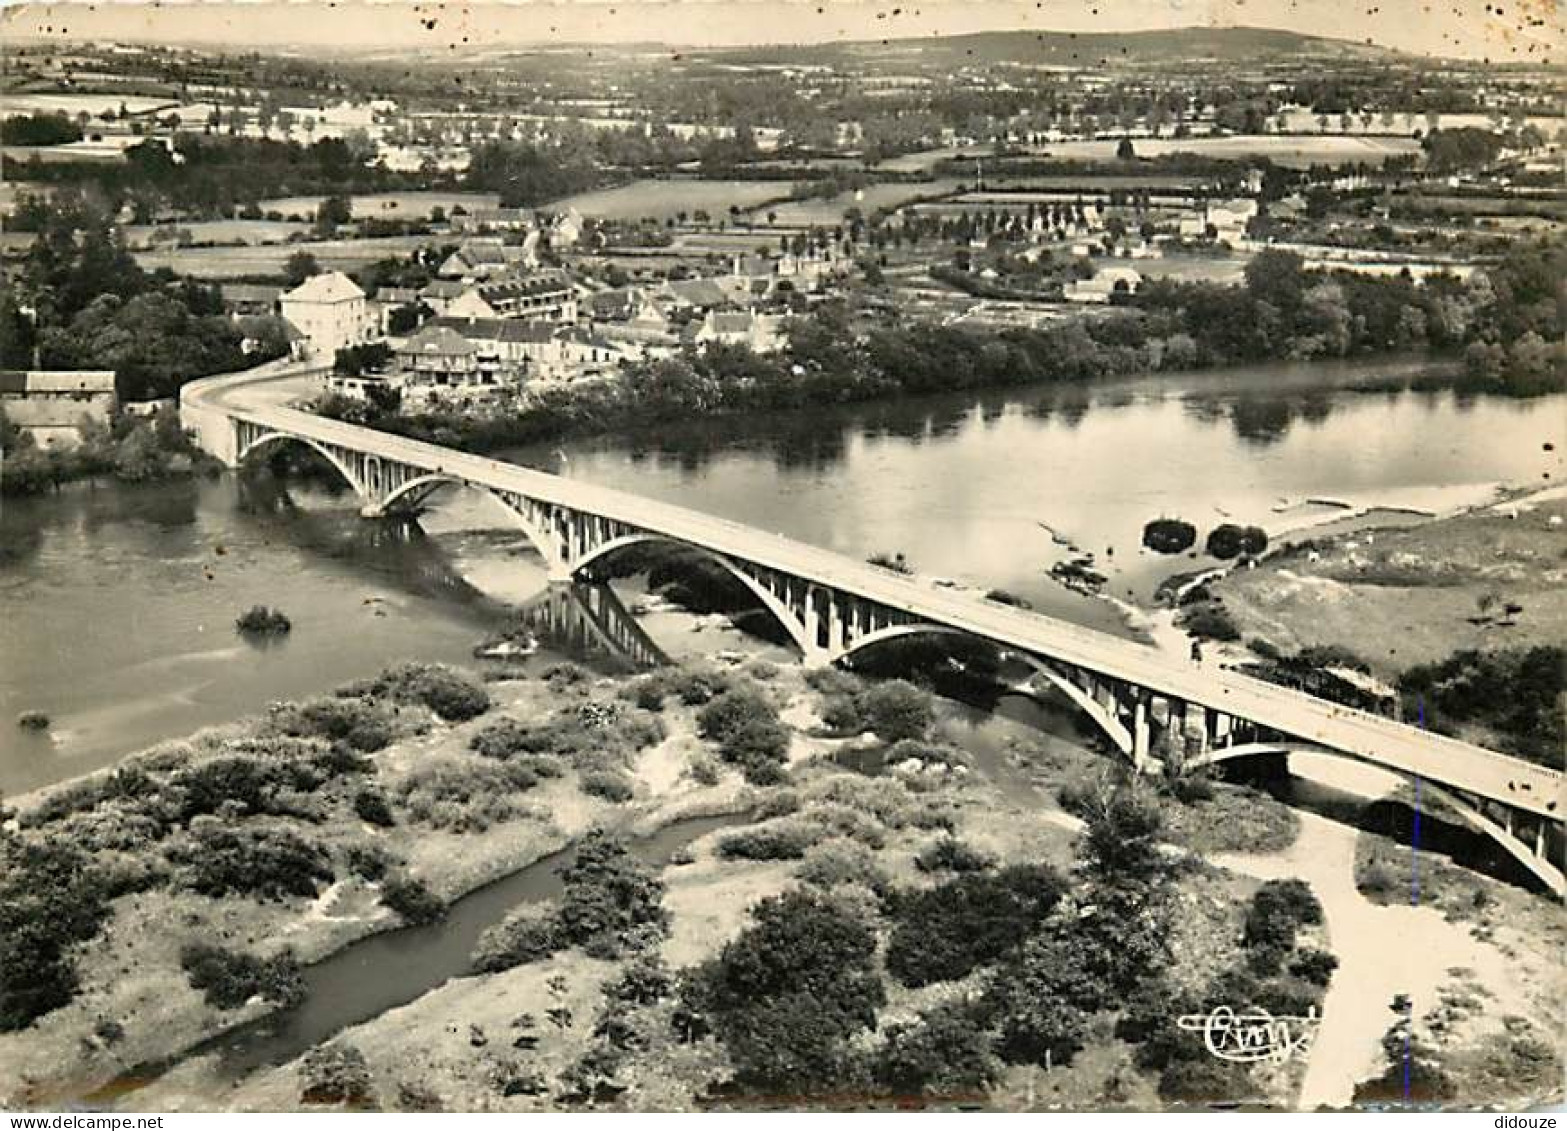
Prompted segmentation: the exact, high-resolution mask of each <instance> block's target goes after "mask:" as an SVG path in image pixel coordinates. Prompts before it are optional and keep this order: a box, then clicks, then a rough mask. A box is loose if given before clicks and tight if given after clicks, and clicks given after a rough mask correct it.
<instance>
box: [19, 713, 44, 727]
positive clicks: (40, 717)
mask: <svg viewBox="0 0 1567 1131" xmlns="http://www.w3.org/2000/svg"><path fill="white" fill-rule="evenodd" d="M16 725H17V726H19V727H21V728H22V729H23V730H48V729H49V716H48V715H46V714H44V713H43V712H42V711H23V712H22V713H21V714H20V715H18V716H16Z"/></svg>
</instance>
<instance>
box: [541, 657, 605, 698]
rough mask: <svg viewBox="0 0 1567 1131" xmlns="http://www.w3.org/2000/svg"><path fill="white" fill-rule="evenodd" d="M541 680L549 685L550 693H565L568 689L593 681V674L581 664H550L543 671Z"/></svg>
mask: <svg viewBox="0 0 1567 1131" xmlns="http://www.w3.org/2000/svg"><path fill="white" fill-rule="evenodd" d="M542 678H543V680H544V682H545V683H547V684H549V685H550V689H551V690H552V691H565V690H566V689H567V688H570V687H580V686H582V685H583V684H585V683H591V682H592V681H593V673H592V672H590V671H588V670H587V669H586V668H584V667H583V666H582V665H581V664H573V663H570V662H567V663H563V664H551V665H550V666H549V667H547V668H545V669H544V672H543V675H542Z"/></svg>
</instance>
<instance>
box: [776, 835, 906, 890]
mask: <svg viewBox="0 0 1567 1131" xmlns="http://www.w3.org/2000/svg"><path fill="white" fill-rule="evenodd" d="M794 874H795V875H796V876H798V877H799V878H800V879H801V880H802V881H803V882H805V883H807V884H810V885H811V886H812V887H818V888H822V889H824V890H831V889H833V888H835V887H839V886H841V885H844V884H858V885H860V886H861V887H865V888H869V889H870V890H871V891H873V892H875V893H876V894H878V895H881V894H884V893H885V892H886V891H887V890H888V888H889V887H890V886H891V881H890V880H889V879H888V877H887V873H886V872H885V871H884V870H883V869H882V867H881V865H880V864H878V863H877V862H876V854H875V853H874V852H872V851H871V850H870V849H869V848H867V847H865V846H864V845H863V844H860V843H859V842H858V841H854V840H849V839H846V838H842V837H836V838H834V839H832V840H826V841H822V842H821V843H820V844H814V845H812V846H811V847H810V848H809V849H807V850H806V853H805V857H804V859H802V860H801V861H800V866H799V867H798V868H796V869H795V873H794Z"/></svg>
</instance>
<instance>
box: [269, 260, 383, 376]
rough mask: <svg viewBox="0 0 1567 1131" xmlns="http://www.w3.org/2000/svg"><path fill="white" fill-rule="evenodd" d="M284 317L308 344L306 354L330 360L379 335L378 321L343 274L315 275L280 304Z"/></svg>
mask: <svg viewBox="0 0 1567 1131" xmlns="http://www.w3.org/2000/svg"><path fill="white" fill-rule="evenodd" d="M278 305H279V307H280V308H281V310H282V314H283V317H284V318H286V319H287V320H288V321H289V323H290V324H291V325H293V326H294V328H295V329H297V330H298V331H299V332H300V333H301V334H303V335H304V340H305V342H306V343H307V345H306V352H308V353H310V354H313V355H315V356H317V357H325V358H330V357H332V355H333V354H335V353H336V352H337V351H338V350H340V349H344V348H345V347H347V346H358V345H363V344H364V343H366V342H368V341H370V340H371V338H373V337H374V336H375V333H376V318H375V315H374V314H373V313H372V312H371V310H370V307H369V303H368V302H367V301H366V299H365V293H364V291H362V290H360V289H359V286H358V284H356V283H355V282H354V281H353V280H352V279H350V278H349V277H348V276H347V275H345V274H343V273H342V272H341V271H328V272H326V273H325V274H322V275H312V276H311V277H310V278H308V279H306V280H305V281H304V282H303V283H301V284H300V285H299V286H297V287H295V288H294V289H293V290H291V291H289V292H288V293H286V294H285V295H283V296H282V298H281V299H280V300H279V302H278Z"/></svg>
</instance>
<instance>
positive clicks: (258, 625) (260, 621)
mask: <svg viewBox="0 0 1567 1131" xmlns="http://www.w3.org/2000/svg"><path fill="white" fill-rule="evenodd" d="M293 627H294V625H293V622H291V621H290V620H289V619H288V617H287V616H285V615H284V613H283V610H282V609H273V608H268V607H267V606H266V605H252V606H251V607H250V608H248V609H246V610H245V611H244V612H243V613H240V614H239V616H237V617H236V618H234V630H235V631H236V632H238V633H240V634H242V635H244V636H284V635H286V634H287V633H288V632H290V631H291V630H292V629H293Z"/></svg>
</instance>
